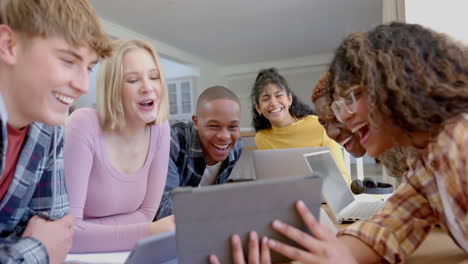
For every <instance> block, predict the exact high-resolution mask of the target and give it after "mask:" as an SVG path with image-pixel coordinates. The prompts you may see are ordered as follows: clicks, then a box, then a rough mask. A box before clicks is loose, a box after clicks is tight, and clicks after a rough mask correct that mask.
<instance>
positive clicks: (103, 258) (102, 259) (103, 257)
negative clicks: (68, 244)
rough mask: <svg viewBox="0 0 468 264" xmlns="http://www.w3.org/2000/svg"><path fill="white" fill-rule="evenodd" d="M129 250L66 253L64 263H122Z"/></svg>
mask: <svg viewBox="0 0 468 264" xmlns="http://www.w3.org/2000/svg"><path fill="white" fill-rule="evenodd" d="M129 254H130V251H121V252H108V253H89V254H68V255H67V258H66V259H65V263H89V264H123V263H125V260H126V259H127V258H128V255H129Z"/></svg>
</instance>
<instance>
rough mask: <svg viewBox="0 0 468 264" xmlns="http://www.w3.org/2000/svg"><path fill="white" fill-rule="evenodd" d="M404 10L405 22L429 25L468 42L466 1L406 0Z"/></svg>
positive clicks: (467, 8)
mask: <svg viewBox="0 0 468 264" xmlns="http://www.w3.org/2000/svg"><path fill="white" fill-rule="evenodd" d="M405 12H406V15H405V17H406V22H408V23H416V24H421V25H423V26H426V27H430V28H432V29H434V30H436V31H439V32H444V33H446V34H448V35H450V36H452V37H453V38H455V39H457V40H460V41H462V42H464V43H465V44H468V34H467V29H466V27H467V25H468V15H467V12H468V1H466V0H443V1H442V0H407V1H405Z"/></svg>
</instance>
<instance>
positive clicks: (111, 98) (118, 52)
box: [96, 39, 169, 130]
mask: <svg viewBox="0 0 468 264" xmlns="http://www.w3.org/2000/svg"><path fill="white" fill-rule="evenodd" d="M134 49H143V50H146V51H148V52H149V53H150V54H151V56H152V57H153V59H154V62H155V64H156V67H157V68H158V71H159V80H160V81H161V94H160V98H159V100H160V101H159V106H158V109H156V110H157V115H156V120H155V121H153V122H151V123H149V124H148V125H154V124H160V123H161V122H162V121H164V120H167V116H168V112H169V110H168V109H169V103H168V96H167V87H166V81H165V79H164V74H163V71H162V67H161V63H160V62H159V58H158V55H157V53H156V51H155V50H154V49H153V47H152V46H151V44H149V43H148V42H146V41H144V40H141V39H130V40H118V41H116V42H115V49H114V52H113V54H112V55H111V56H110V57H109V58H107V59H105V60H103V61H102V63H101V65H99V70H98V72H97V77H96V79H97V82H96V92H97V111H98V115H99V121H100V122H101V126H102V127H103V129H105V130H119V129H121V128H123V127H124V126H125V115H124V108H123V102H122V85H123V57H124V55H125V54H126V53H127V52H128V51H130V50H134Z"/></svg>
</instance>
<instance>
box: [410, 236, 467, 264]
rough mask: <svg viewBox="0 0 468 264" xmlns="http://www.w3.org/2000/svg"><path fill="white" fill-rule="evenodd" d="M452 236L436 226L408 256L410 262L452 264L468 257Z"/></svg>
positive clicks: (413, 263)
mask: <svg viewBox="0 0 468 264" xmlns="http://www.w3.org/2000/svg"><path fill="white" fill-rule="evenodd" d="M467 258H468V255H466V254H464V253H463V250H461V249H460V248H459V247H458V246H457V245H456V244H455V242H453V240H452V238H451V237H450V236H449V235H448V234H447V233H445V232H444V231H443V230H442V229H440V228H434V229H433V230H432V231H431V233H429V235H428V236H427V238H426V240H424V242H423V243H422V244H421V246H419V248H418V249H417V250H416V251H415V252H414V253H413V254H411V256H410V257H409V258H408V262H407V263H408V264H442V263H443V264H452V263H460V262H461V261H462V260H463V259H467Z"/></svg>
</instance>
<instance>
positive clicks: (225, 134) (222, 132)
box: [216, 128, 231, 140]
mask: <svg viewBox="0 0 468 264" xmlns="http://www.w3.org/2000/svg"><path fill="white" fill-rule="evenodd" d="M216 136H217V137H218V138H219V139H222V140H227V139H229V138H230V137H231V134H230V133H229V131H228V129H227V128H221V129H219V130H218V132H217V133H216Z"/></svg>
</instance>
